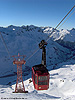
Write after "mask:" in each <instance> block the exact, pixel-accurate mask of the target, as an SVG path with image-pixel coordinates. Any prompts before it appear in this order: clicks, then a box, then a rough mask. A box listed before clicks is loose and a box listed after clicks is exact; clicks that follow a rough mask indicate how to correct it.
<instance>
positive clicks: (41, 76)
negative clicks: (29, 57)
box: [32, 40, 49, 90]
mask: <svg viewBox="0 0 75 100" xmlns="http://www.w3.org/2000/svg"><path fill="white" fill-rule="evenodd" d="M46 45H47V43H46V42H45V41H44V40H42V41H41V43H40V44H39V48H40V49H42V64H39V65H35V66H33V67H32V81H33V85H34V88H35V89H36V90H47V89H48V88H49V72H48V70H47V68H46V49H45V47H46Z"/></svg>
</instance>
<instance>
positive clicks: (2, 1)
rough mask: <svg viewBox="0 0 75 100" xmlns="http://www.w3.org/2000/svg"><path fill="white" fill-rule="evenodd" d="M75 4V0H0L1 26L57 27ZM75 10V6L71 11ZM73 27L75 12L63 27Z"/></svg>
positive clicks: (74, 24) (74, 25)
mask: <svg viewBox="0 0 75 100" xmlns="http://www.w3.org/2000/svg"><path fill="white" fill-rule="evenodd" d="M74 5H75V0H0V26H8V25H16V26H22V25H36V26H50V27H56V25H57V24H58V23H59V22H60V21H61V19H62V18H63V17H64V16H65V15H66V14H67V13H68V11H69V10H70V9H71V8H72V7H73V6H74ZM74 11H75V8H74V9H73V11H72V12H71V13H73V12H74ZM71 13H70V14H71ZM73 27H75V13H74V14H73V15H72V16H71V17H70V18H69V19H68V20H67V22H65V24H64V25H63V26H62V27H61V28H64V29H71V28H73ZM61 28H60V29H61Z"/></svg>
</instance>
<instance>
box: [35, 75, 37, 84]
mask: <svg viewBox="0 0 75 100" xmlns="http://www.w3.org/2000/svg"><path fill="white" fill-rule="evenodd" d="M35 84H37V76H35Z"/></svg>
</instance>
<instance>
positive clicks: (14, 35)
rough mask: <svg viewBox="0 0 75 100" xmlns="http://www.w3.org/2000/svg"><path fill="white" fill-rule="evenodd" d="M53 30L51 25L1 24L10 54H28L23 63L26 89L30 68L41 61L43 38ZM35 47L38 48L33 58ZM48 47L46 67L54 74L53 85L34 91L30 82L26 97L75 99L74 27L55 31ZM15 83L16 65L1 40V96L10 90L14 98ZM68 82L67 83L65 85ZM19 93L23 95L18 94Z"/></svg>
mask: <svg viewBox="0 0 75 100" xmlns="http://www.w3.org/2000/svg"><path fill="white" fill-rule="evenodd" d="M52 30H53V28H52V27H37V26H34V25H30V26H28V25H27V26H21V27H20V26H13V25H10V26H8V27H0V32H1V34H2V36H3V38H4V40H5V43H6V45H7V47H8V50H9V53H10V56H13V55H17V54H18V53H20V55H26V58H25V60H26V64H25V65H23V80H24V82H25V84H26V89H27V86H28V80H29V79H30V78H31V67H32V66H34V65H37V64H40V63H41V58H42V51H41V50H40V49H39V46H38V44H39V43H40V41H41V40H43V39H44V40H46V39H47V38H48V36H49V35H50V33H51V32H52ZM0 37H1V36H0ZM38 49H39V50H38ZM36 50H38V51H37V52H36V53H35V54H34V55H33V56H32V57H31V55H32V54H33V53H34V52H35V51H36ZM46 50H47V54H46V55H47V56H46V57H47V68H48V70H49V72H50V77H51V81H50V88H49V90H48V91H41V92H39V91H36V90H34V87H33V84H32V83H31V85H30V86H29V89H28V91H29V92H30V93H29V94H28V95H27V96H26V95H25V96H26V98H27V99H28V100H29V98H32V100H37V99H38V98H40V100H43V99H47V100H50V99H53V100H54V99H55V100H58V99H59V100H74V98H75V95H74V94H73V91H74V93H75V90H74V86H75V85H74V84H75V81H74V76H75V74H74V70H75V68H74V67H75V65H74V64H75V61H74V60H75V28H72V29H71V30H64V29H62V30H55V31H54V32H53V34H52V37H51V39H49V41H48V44H47V47H46ZM51 69H54V70H52V71H51ZM65 73H66V75H65ZM70 75H71V77H70ZM63 80H64V82H63ZM70 80H71V81H72V82H70ZM15 83H16V65H15V66H14V65H13V58H12V57H11V58H10V57H9V55H8V53H7V52H6V49H5V47H4V45H3V42H2V39H0V91H1V94H0V96H1V95H4V93H5V94H7V93H8V95H7V96H9V97H13V94H12V93H10V92H12V91H13V88H11V87H10V86H11V85H12V86H13V87H14V84H15ZM68 83H69V84H68ZM66 84H67V86H65V85H66ZM9 85H10V86H9ZM70 85H72V88H70V89H68V86H70ZM6 89H8V90H6ZM65 89H67V90H65ZM60 90H61V91H60ZM68 90H69V91H70V93H69V94H70V95H71V92H72V96H69V94H68ZM57 91H58V92H57ZM63 92H64V93H63ZM31 94H32V95H33V96H31ZM73 95H74V96H73ZM17 96H18V97H20V96H19V95H17ZM67 96H68V97H67ZM1 97H2V96H1ZM14 97H16V95H14ZM22 97H24V95H22ZM24 98H25V97H24ZM68 98H69V99H68Z"/></svg>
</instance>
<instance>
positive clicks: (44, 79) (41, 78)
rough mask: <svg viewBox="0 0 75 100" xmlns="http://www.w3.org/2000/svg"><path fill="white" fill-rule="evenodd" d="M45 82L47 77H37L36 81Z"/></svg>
mask: <svg viewBox="0 0 75 100" xmlns="http://www.w3.org/2000/svg"><path fill="white" fill-rule="evenodd" d="M46 80H48V77H47V76H39V77H38V81H46Z"/></svg>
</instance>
